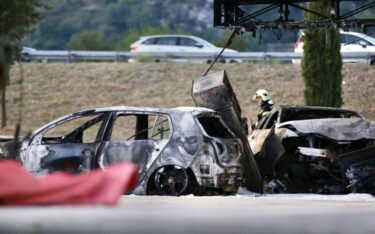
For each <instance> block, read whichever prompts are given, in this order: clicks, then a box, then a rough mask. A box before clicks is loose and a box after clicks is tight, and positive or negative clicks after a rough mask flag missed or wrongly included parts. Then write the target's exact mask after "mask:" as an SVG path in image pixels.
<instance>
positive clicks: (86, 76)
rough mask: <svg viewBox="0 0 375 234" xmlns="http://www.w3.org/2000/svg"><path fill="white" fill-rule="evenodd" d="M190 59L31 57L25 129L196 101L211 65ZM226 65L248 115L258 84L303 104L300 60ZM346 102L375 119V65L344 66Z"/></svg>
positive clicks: (14, 110)
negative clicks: (93, 113) (121, 108)
mask: <svg viewBox="0 0 375 234" xmlns="http://www.w3.org/2000/svg"><path fill="white" fill-rule="evenodd" d="M207 67H208V66H207V65H205V64H188V63H168V62H165V63H131V64H130V63H70V64H64V63H50V64H44V63H27V64H23V70H24V74H25V80H24V105H23V110H22V112H23V115H22V118H23V121H22V132H23V134H24V133H25V132H27V131H31V130H35V129H36V128H38V127H40V126H42V125H44V124H45V123H47V122H49V121H51V120H53V119H55V118H57V117H60V116H62V115H66V114H69V113H71V112H75V111H78V110H82V109H87V108H94V107H104V106H115V105H126V106H150V107H176V106H191V105H193V101H192V99H191V96H190V89H191V83H192V80H193V79H194V78H196V77H199V76H201V75H202V74H203V73H204V72H205V70H206V69H207ZM222 69H226V70H227V73H228V75H229V79H230V81H231V83H232V86H233V88H234V90H235V92H236V94H237V98H238V99H239V102H240V105H241V107H242V110H243V113H244V115H246V116H247V117H248V118H251V119H253V120H254V119H255V116H256V112H257V106H256V103H255V102H254V101H252V100H251V97H252V95H253V93H254V92H255V90H256V89H259V88H266V89H268V90H269V92H270V95H271V96H272V98H273V100H274V102H276V104H277V105H279V104H303V103H304V99H303V80H302V76H301V69H300V67H299V66H296V65H290V64H287V65H283V64H272V65H270V64H251V63H249V64H228V65H225V64H218V65H216V66H215V67H214V69H213V70H214V71H217V70H222ZM343 74H344V82H343V98H344V105H343V107H345V108H349V109H354V110H357V111H359V112H361V113H362V114H364V115H365V116H366V117H367V118H370V119H375V67H373V66H369V65H364V64H363V65H362V64H348V65H345V66H344V69H343ZM19 80H20V73H19V67H18V66H13V69H12V71H11V81H10V85H9V86H8V89H7V107H8V126H7V127H6V128H5V129H2V130H1V132H0V134H12V132H13V130H14V126H15V123H16V121H17V118H18V103H19V100H20V99H19V89H20V86H19Z"/></svg>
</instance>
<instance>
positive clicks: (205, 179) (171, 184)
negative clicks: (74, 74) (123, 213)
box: [20, 107, 243, 195]
mask: <svg viewBox="0 0 375 234" xmlns="http://www.w3.org/2000/svg"><path fill="white" fill-rule="evenodd" d="M242 152H243V149H242V144H241V141H240V140H239V139H237V138H235V137H234V135H233V134H232V133H231V132H230V130H229V129H228V128H227V127H226V126H225V124H224V123H223V122H222V120H221V119H220V117H219V116H218V114H217V113H216V112H214V111H212V110H210V109H206V108H194V107H182V108H174V109H162V108H160V109H159V108H140V107H138V108H136V107H111V108H99V109H92V110H86V111H80V112H77V113H73V114H70V115H67V116H64V117H62V118H60V119H57V120H55V121H53V122H51V123H49V124H47V125H45V126H43V127H41V128H40V129H38V130H36V131H35V132H34V133H32V135H30V136H29V137H27V138H26V139H24V140H23V142H22V147H21V152H20V160H21V161H22V163H23V164H24V167H25V168H27V169H28V170H29V171H31V172H33V173H39V174H40V173H49V172H52V171H69V172H73V173H78V172H84V171H88V170H91V169H95V168H105V167H107V166H108V165H111V164H113V163H118V162H133V163H135V164H137V165H138V166H139V185H138V187H137V188H136V189H135V190H134V193H136V194H158V195H181V194H185V193H190V192H193V193H198V194H206V193H207V192H210V193H211V192H212V191H214V192H224V193H231V192H235V191H237V188H238V186H239V185H240V184H241V182H242V166H241V163H240V160H241V157H242V154H243V153H242Z"/></svg>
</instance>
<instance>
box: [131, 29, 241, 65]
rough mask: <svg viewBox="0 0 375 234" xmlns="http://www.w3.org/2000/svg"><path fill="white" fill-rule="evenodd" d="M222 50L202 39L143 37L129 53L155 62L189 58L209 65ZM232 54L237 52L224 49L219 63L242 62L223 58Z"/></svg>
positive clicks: (191, 37) (168, 36)
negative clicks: (146, 57) (152, 59)
mask: <svg viewBox="0 0 375 234" xmlns="http://www.w3.org/2000/svg"><path fill="white" fill-rule="evenodd" d="M222 49H223V48H221V47H216V46H215V45H213V44H211V43H210V42H208V41H206V40H204V39H202V38H199V37H196V36H189V35H153V36H143V37H140V39H139V40H138V41H136V42H134V43H133V44H131V45H130V51H131V52H132V53H133V54H134V55H139V56H142V55H143V56H150V57H151V56H152V57H154V56H157V57H155V61H156V62H158V61H160V59H161V58H163V57H167V58H171V60H173V61H186V60H187V59H186V57H189V58H190V59H193V60H194V61H200V62H208V63H210V62H212V61H213V60H214V59H215V56H216V55H217V54H219V53H220V51H221V50H222ZM233 53H237V51H236V50H232V49H225V51H224V52H223V54H222V58H220V59H219V61H220V62H228V63H229V62H242V61H241V60H240V59H230V58H225V56H226V55H233ZM194 56H204V58H199V57H196V58H194ZM131 61H134V60H131Z"/></svg>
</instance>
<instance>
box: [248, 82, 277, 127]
mask: <svg viewBox="0 0 375 234" xmlns="http://www.w3.org/2000/svg"><path fill="white" fill-rule="evenodd" d="M253 99H254V100H256V101H257V103H258V105H259V107H260V110H259V112H258V123H259V122H260V120H261V119H262V118H264V117H266V116H268V115H269V113H270V111H271V110H272V108H273V101H272V100H271V98H270V96H269V95H268V92H267V90H265V89H258V90H257V91H256V92H255V94H254V96H253Z"/></svg>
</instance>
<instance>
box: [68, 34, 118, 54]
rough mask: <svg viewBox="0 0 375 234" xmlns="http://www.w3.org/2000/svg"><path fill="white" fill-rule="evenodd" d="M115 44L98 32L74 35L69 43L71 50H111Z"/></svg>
mask: <svg viewBox="0 0 375 234" xmlns="http://www.w3.org/2000/svg"><path fill="white" fill-rule="evenodd" d="M112 45H113V43H112V42H111V41H110V40H109V39H105V38H104V37H103V36H102V34H101V33H100V32H98V31H82V32H80V33H77V34H74V35H73V36H72V37H71V38H70V40H69V42H68V48H69V49H70V50H110V49H112V47H113V46H112Z"/></svg>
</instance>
